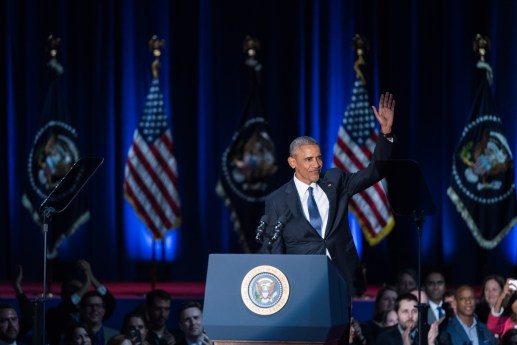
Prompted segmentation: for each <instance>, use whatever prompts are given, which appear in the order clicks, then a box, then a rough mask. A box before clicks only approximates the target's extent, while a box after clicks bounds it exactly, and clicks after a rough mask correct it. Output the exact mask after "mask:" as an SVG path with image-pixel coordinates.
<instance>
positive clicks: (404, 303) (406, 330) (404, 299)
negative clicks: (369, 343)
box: [375, 293, 427, 345]
mask: <svg viewBox="0 0 517 345" xmlns="http://www.w3.org/2000/svg"><path fill="white" fill-rule="evenodd" d="M417 305H418V300H417V298H416V297H415V295H413V294H410V293H406V294H403V295H400V296H398V298H397V300H396V302H395V311H396V312H397V316H398V323H397V324H396V325H395V326H391V327H387V328H386V330H385V331H383V332H381V333H380V334H379V336H378V337H377V339H376V341H375V343H376V344H378V345H410V344H419V343H418V338H419V336H418V308H417ZM421 344H422V345H424V344H427V328H426V329H423V330H422V343H421Z"/></svg>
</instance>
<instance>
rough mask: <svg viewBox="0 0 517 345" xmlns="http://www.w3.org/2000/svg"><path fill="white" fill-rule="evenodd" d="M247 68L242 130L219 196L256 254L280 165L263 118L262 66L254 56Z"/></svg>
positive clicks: (225, 163)
mask: <svg viewBox="0 0 517 345" xmlns="http://www.w3.org/2000/svg"><path fill="white" fill-rule="evenodd" d="M246 65H247V67H248V71H249V82H250V88H249V94H248V99H247V101H246V104H245V109H244V112H243V115H242V118H241V124H240V128H239V129H238V130H237V131H236V132H235V133H234V135H233V137H232V140H231V142H230V145H229V146H228V147H227V148H226V150H225V151H224V153H223V155H222V159H221V170H220V176H219V180H218V182H217V185H216V193H217V195H218V196H219V197H220V198H221V199H222V200H223V201H224V203H225V205H226V206H227V207H228V209H229V211H230V218H231V221H232V223H233V228H234V230H235V232H236V233H237V236H238V240H239V243H240V245H241V247H242V250H243V251H244V252H245V253H254V252H257V251H258V250H259V249H260V247H261V245H260V244H259V243H258V242H257V241H256V239H255V230H256V227H257V224H258V222H259V218H260V216H261V215H262V214H263V212H264V201H265V198H266V196H267V195H268V194H269V193H271V192H272V191H273V190H274V188H275V186H274V183H273V182H274V178H275V173H276V171H277V169H278V166H277V164H276V150H275V145H274V143H273V141H272V139H271V135H270V127H269V124H268V122H267V121H266V120H265V118H264V117H263V115H262V114H263V113H262V103H261V101H260V87H259V86H260V85H259V82H260V71H261V65H260V63H258V61H257V60H256V59H255V57H254V56H251V57H250V58H248V59H247V60H246Z"/></svg>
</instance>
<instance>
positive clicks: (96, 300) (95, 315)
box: [81, 296, 106, 327]
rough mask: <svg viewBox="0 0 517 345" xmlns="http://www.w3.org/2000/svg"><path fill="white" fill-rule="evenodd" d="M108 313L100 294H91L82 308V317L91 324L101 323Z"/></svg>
mask: <svg viewBox="0 0 517 345" xmlns="http://www.w3.org/2000/svg"><path fill="white" fill-rule="evenodd" d="M104 314H106V309H104V301H103V300H102V298H101V297H99V296H91V297H88V299H87V300H86V301H85V303H84V306H83V308H82V310H81V319H82V321H83V322H84V323H86V324H87V325H89V326H90V327H91V326H92V325H99V324H101V323H102V319H103V318H104Z"/></svg>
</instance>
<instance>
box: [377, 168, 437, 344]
mask: <svg viewBox="0 0 517 345" xmlns="http://www.w3.org/2000/svg"><path fill="white" fill-rule="evenodd" d="M377 164H379V169H380V170H381V172H382V173H383V174H384V176H386V179H387V181H388V199H389V201H390V205H391V208H392V210H393V213H395V214H396V215H398V216H402V217H412V218H413V221H414V222H415V225H416V228H417V231H418V280H417V287H418V306H417V307H418V311H419V317H418V337H419V339H418V340H419V344H422V342H421V340H422V339H421V337H422V322H423V319H424V317H427V310H428V308H429V306H428V305H427V304H422V303H421V302H420V291H421V287H420V281H421V267H422V264H421V256H422V254H421V253H422V251H421V250H422V227H423V225H424V218H425V216H429V215H434V214H436V206H435V204H434V202H433V199H432V196H431V193H430V192H429V188H428V187H427V184H426V182H425V179H424V176H423V175H422V172H421V170H420V167H419V166H418V164H417V162H415V161H412V160H383V161H377Z"/></svg>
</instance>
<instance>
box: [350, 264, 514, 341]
mask: <svg viewBox="0 0 517 345" xmlns="http://www.w3.org/2000/svg"><path fill="white" fill-rule="evenodd" d="M417 281H418V279H417V276H416V273H415V272H414V271H413V270H412V269H405V270H402V271H401V272H400V273H399V275H398V276H397V281H396V283H395V284H394V285H393V286H390V285H385V286H383V287H382V288H381V289H379V291H378V293H377V295H376V298H375V302H374V311H373V317H372V319H371V320H368V321H366V322H363V323H358V322H357V321H353V322H352V324H353V326H354V327H351V332H350V337H349V344H353V345H411V344H421V345H483V344H487V345H517V292H516V291H517V282H515V281H514V280H513V279H510V278H509V279H506V280H505V279H503V278H502V277H500V276H498V275H488V276H486V277H485V279H484V280H483V283H482V286H481V291H480V295H479V296H476V292H475V289H474V287H472V286H469V285H461V286H458V287H456V288H455V289H447V284H446V277H445V275H444V273H443V272H442V271H441V270H439V269H434V270H430V271H428V272H427V273H426V275H425V277H424V279H423V284H422V286H421V288H420V289H418V284H417ZM419 319H420V322H419Z"/></svg>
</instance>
